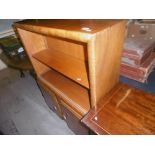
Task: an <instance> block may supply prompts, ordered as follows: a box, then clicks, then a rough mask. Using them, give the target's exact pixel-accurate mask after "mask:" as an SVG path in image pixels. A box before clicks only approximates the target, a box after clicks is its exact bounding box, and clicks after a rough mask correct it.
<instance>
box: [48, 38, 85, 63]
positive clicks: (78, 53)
mask: <svg viewBox="0 0 155 155" xmlns="http://www.w3.org/2000/svg"><path fill="white" fill-rule="evenodd" d="M46 44H47V48H51V49H54V50H56V51H60V52H63V53H64V54H67V55H68V56H71V57H74V58H77V59H80V60H83V61H87V60H88V56H87V55H88V54H87V44H86V43H83V42H79V41H75V40H69V39H62V38H54V37H46Z"/></svg>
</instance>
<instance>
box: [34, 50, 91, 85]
mask: <svg viewBox="0 0 155 155" xmlns="http://www.w3.org/2000/svg"><path fill="white" fill-rule="evenodd" d="M33 57H34V58H36V59H37V60H39V61H40V62H42V63H43V64H46V65H47V66H49V67H51V68H53V69H55V70H57V71H58V72H60V73H62V74H64V75H65V76H67V77H69V78H71V79H72V80H74V81H76V82H77V83H79V84H81V85H83V86H85V87H87V88H89V83H88V76H87V67H86V62H84V61H82V60H80V59H76V58H74V57H72V56H69V55H67V54H65V53H63V52H60V51H56V50H53V49H45V50H42V51H40V52H38V53H36V54H34V55H33Z"/></svg>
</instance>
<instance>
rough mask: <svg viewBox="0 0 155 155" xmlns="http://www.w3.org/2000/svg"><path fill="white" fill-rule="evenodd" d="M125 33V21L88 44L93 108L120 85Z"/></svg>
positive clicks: (103, 32)
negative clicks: (117, 84)
mask: <svg viewBox="0 0 155 155" xmlns="http://www.w3.org/2000/svg"><path fill="white" fill-rule="evenodd" d="M124 33H125V21H121V22H119V23H117V24H115V25H113V26H112V27H108V28H107V29H104V30H103V31H101V32H99V33H97V34H96V35H95V36H94V38H93V39H92V40H90V42H89V43H88V56H89V78H90V85H91V86H90V87H91V106H92V107H93V106H94V105H96V104H97V103H98V101H99V100H100V99H101V98H102V97H103V96H104V95H105V94H106V93H107V92H109V91H110V90H111V89H112V88H113V87H114V86H115V85H116V83H118V80H119V72H120V62H121V54H122V48H123V41H124Z"/></svg>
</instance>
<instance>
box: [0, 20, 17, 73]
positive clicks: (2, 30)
mask: <svg viewBox="0 0 155 155" xmlns="http://www.w3.org/2000/svg"><path fill="white" fill-rule="evenodd" d="M15 21H19V19H0V38H2V37H5V36H8V35H12V34H14V31H13V29H12V23H13V22H15ZM1 52H2V51H1V50H0V53H1ZM4 68H6V65H5V64H4V63H3V62H2V61H1V59H0V70H2V69H4Z"/></svg>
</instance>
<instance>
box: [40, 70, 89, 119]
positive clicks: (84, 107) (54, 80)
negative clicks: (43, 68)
mask: <svg viewBox="0 0 155 155" xmlns="http://www.w3.org/2000/svg"><path fill="white" fill-rule="evenodd" d="M38 79H39V80H40V81H42V82H43V83H45V84H46V85H47V86H48V87H49V88H50V89H51V90H52V91H54V92H55V93H56V94H57V95H58V96H59V97H60V98H62V99H63V100H64V101H65V102H66V103H67V104H68V105H69V106H70V107H71V108H72V109H73V110H74V111H76V112H77V113H79V114H80V115H81V117H82V116H84V115H85V114H86V113H87V112H88V111H89V109H90V102H89V92H88V90H87V89H86V88H84V87H81V86H80V85H78V84H76V83H75V82H73V81H71V80H69V79H68V78H66V77H64V76H63V75H61V74H59V73H57V72H56V71H54V70H50V71H48V72H46V73H44V74H43V75H41V76H39V77H38Z"/></svg>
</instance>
